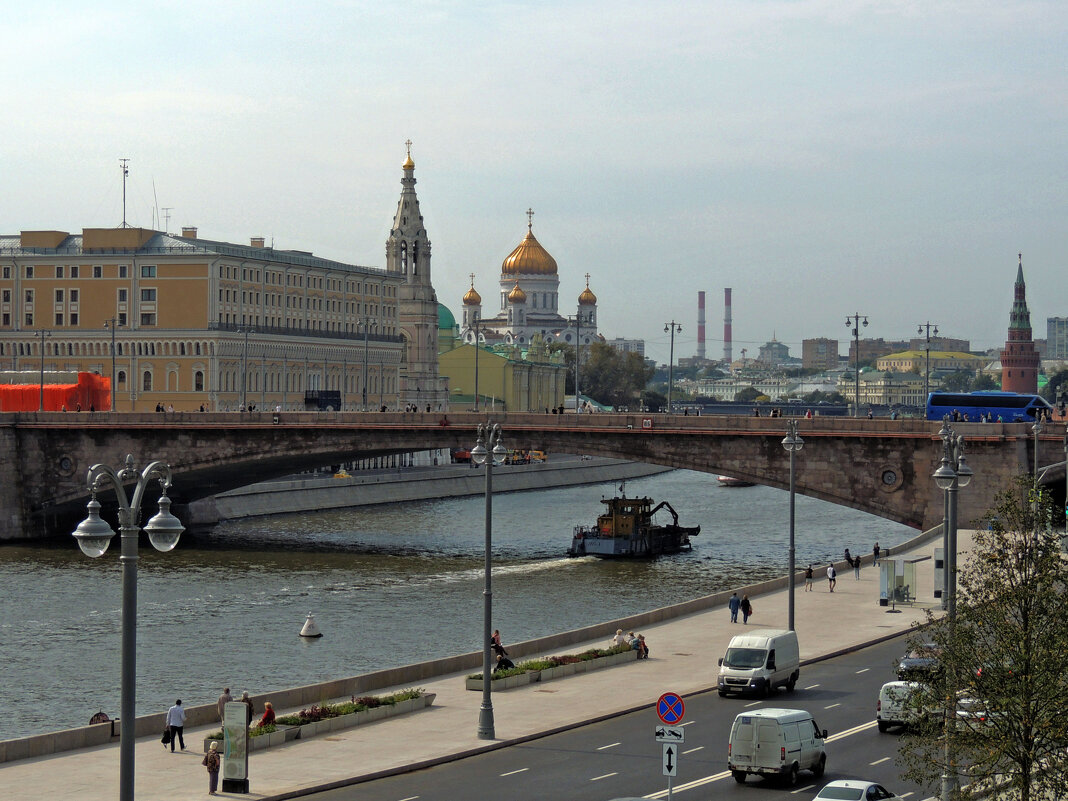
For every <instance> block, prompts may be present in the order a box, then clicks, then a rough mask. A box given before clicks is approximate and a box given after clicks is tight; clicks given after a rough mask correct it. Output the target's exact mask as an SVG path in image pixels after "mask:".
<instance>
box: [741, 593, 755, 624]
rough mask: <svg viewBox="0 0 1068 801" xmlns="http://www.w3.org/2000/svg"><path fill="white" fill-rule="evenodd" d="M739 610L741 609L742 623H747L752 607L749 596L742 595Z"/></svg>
mask: <svg viewBox="0 0 1068 801" xmlns="http://www.w3.org/2000/svg"><path fill="white" fill-rule="evenodd" d="M741 608H742V623H748V622H749V616H750V615H751V614H753V605H752V604H751V603H749V596H748V595H743V596H742V605H741Z"/></svg>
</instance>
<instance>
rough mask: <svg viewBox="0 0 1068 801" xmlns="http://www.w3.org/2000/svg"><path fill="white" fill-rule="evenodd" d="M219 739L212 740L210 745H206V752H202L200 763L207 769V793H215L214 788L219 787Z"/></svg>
mask: <svg viewBox="0 0 1068 801" xmlns="http://www.w3.org/2000/svg"><path fill="white" fill-rule="evenodd" d="M220 761H221V758H220V757H219V741H218V740H212V741H211V745H209V746H208V753H206V754H204V759H203V761H202V762H201V763H200V764H201V765H204V766H205V767H207V769H208V795H216V792H215V791H216V790H218V789H219V762H220Z"/></svg>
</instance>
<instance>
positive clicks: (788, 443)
mask: <svg viewBox="0 0 1068 801" xmlns="http://www.w3.org/2000/svg"><path fill="white" fill-rule="evenodd" d="M782 446H783V447H784V448H786V452H787V453H789V454H790V565H789V573H788V575H789V577H790V595H789V598H790V601H789V615H788V618H789V626H790V631H794V584H795V581H796V573H797V568H796V566H795V564H794V457H795V455H796V454H797V452H798V451H800V450H801V449H802V448H803V447H804V446H805V441H804V440H803V439H801V437H799V436H798V435H797V421H796V420H788V421H787V422H786V438H785V439H783V441H782Z"/></svg>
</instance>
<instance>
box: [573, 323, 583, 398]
mask: <svg viewBox="0 0 1068 801" xmlns="http://www.w3.org/2000/svg"><path fill="white" fill-rule="evenodd" d="M581 364H582V311H581V310H580V311H579V312H578V314H576V315H575V414H578V413H579V412H581V411H582V401H581V400H580V398H581V397H582V389H581V388H580V386H579V374H580V373H579V367H580V365H581Z"/></svg>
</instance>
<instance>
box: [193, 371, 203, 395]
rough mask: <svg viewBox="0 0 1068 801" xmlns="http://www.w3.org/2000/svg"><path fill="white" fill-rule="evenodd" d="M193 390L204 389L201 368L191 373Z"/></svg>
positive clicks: (201, 390)
mask: <svg viewBox="0 0 1068 801" xmlns="http://www.w3.org/2000/svg"><path fill="white" fill-rule="evenodd" d="M193 390H194V391H195V392H203V391H204V373H203V372H202V371H201V370H197V371H196V372H195V373H193Z"/></svg>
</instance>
